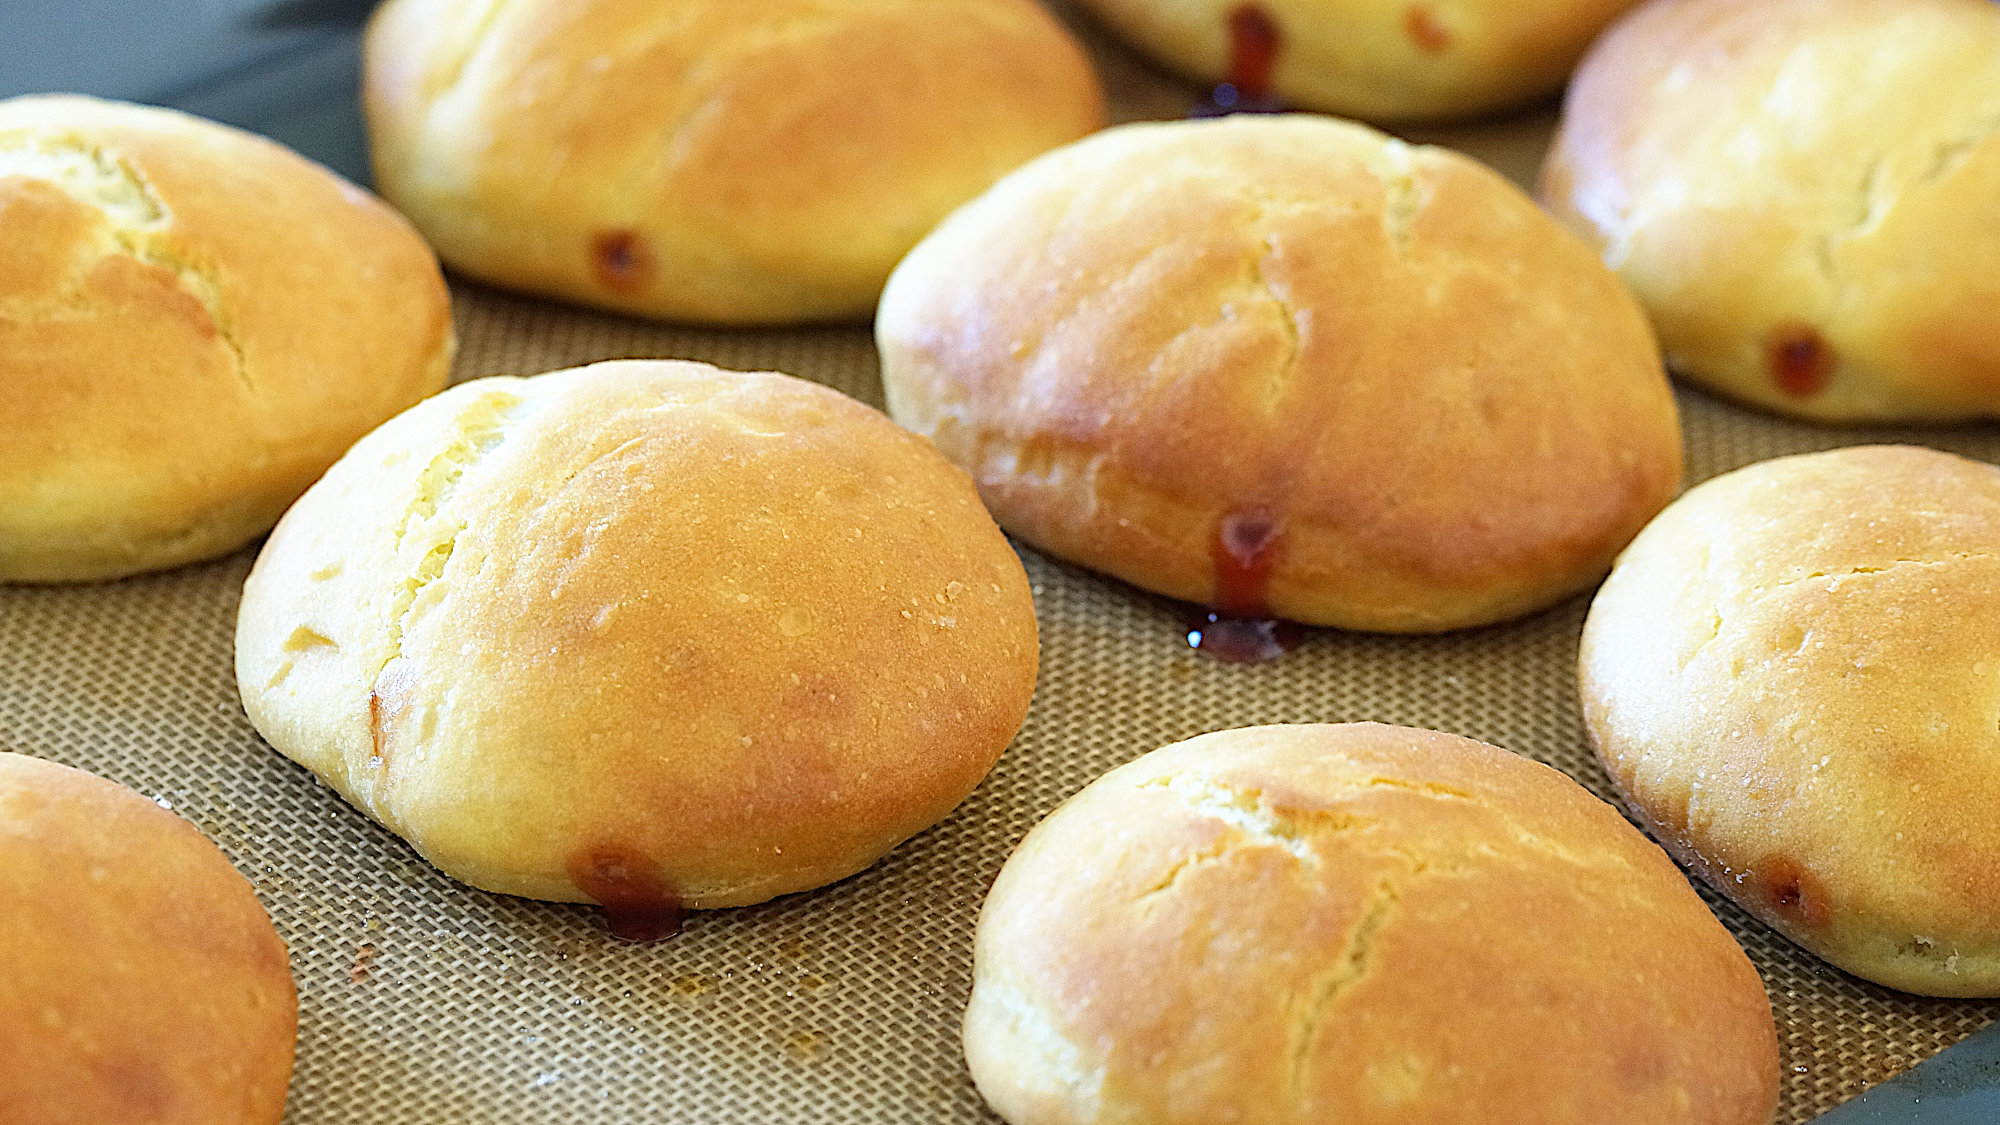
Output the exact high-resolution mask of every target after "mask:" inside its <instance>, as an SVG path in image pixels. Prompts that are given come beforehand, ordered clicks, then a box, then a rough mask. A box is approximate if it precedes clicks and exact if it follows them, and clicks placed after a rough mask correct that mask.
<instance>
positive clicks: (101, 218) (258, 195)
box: [0, 97, 452, 582]
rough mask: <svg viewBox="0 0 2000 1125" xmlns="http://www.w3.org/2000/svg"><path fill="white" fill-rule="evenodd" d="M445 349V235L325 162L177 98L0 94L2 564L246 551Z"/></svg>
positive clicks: (65, 566) (47, 566) (95, 570)
mask: <svg viewBox="0 0 2000 1125" xmlns="http://www.w3.org/2000/svg"><path fill="white" fill-rule="evenodd" d="M451 355H452V330H451V310H450V304H449V297H448V295H447V294H446V292H445V286H444V279H443V277H442V276H440V275H439V273H438V268H437V262H436V260H435V259H434V258H432V257H431V253H430V250H429V249H427V248H426V247H425V246H424V244H423V241H422V240H421V239H419V238H418V237H417V236H416V234H415V232H413V231H411V230H410V228H409V226H408V225H407V224H405V223H404V222H403V221H402V219H400V218H398V217H397V216H396V214H395V213H394V212H392V211H390V210H389V209H388V208H387V207H384V206H383V205H382V204H381V202H380V201H378V200H376V199H375V198H373V197H372V196H369V195H368V194H367V193H365V192H363V191H361V190H359V189H358V188H355V187H354V186H353V185H351V184H348V183H347V182H345V181H343V180H341V179H340V178H338V177H336V176H334V175H333V174H332V173H330V172H328V171H326V170H325V169H324V168H321V167H319V166H318V165H316V164H313V163H310V162H309V161H307V160H305V159H304V158H302V157H300V156H298V155H296V154H294V153H292V152H290V151H289V150H287V149H284V148H281V147H279V146H278V145H276V144H273V143H271V142H270V141H267V140H263V139H261V138H258V137H253V136H251V135H249V134H247V133H242V132H238V131H237V130H235V129H230V128H227V127H225V126H222V125H217V124H215V123H213V122H210V121H203V120H201V119H199V118H194V117H189V116H186V115H185V114H180V113H175V112H173V111H171V110H164V109H150V108H144V107H141V106H134V105H124V104H121V103H117V102H102V101H95V100H91V99H88V98H78V97H32V98H16V99H13V100H11V101H5V102H0V386H4V387H6V388H7V396H8V405H7V407H6V409H4V410H0V582H75V581H89V580H95V579H104V578H118V577H123V576H125V575H129V574H136V573H139V572H141V571H147V570H158V569H162V568H165V567H172V566H179V565H181V564H182V563H187V562H192V561H195V560H197V559H206V558H213V557H214V556H217V555H221V554H226V553H228V552H229V551H232V550H235V549H236V548H237V547H240V546H242V545H243V543H245V542H246V541H248V540H249V539H251V538H252V537H254V536H257V535H261V534H263V533H264V532H266V531H269V530H270V528H271V525H272V524H273V523H275V522H276V521H277V519H278V516H279V515H280V514H281V513H283V512H284V510H285V506H286V505H288V504H290V503H291V502H292V501H293V500H296V499H298V496H299V494H300V493H301V492H304V491H305V489H306V486H307V485H309V484H311V483H312V482H313V481H314V480H316V479H317V478H318V477H319V475H320V474H321V473H323V472H325V471H326V467H327V466H328V465H331V464H333V462H334V460H335V459H336V458H338V457H339V456H340V455H341V453H342V452H344V451H345V450H346V449H347V447H348V446H349V445H351V444H353V443H354V440H355V439H356V438H358V437H360V436H361V435H362V434H364V433H367V432H368V430H369V429H371V428H372V427H374V426H375V425H376V424H378V423H380V422H381V421H382V420H383V419H385V418H388V417H389V416H390V415H392V414H394V413H396V412H397V411H398V410H401V409H403V408H404V407H406V406H408V405H410V404H411V403H413V402H416V401H417V400H418V399H420V398H422V397H424V396H425V395H427V394H430V393H431V392H433V391H436V390H437V389H438V388H440V387H442V386H444V384H445V378H446V375H447V374H448V372H449V369H450V366H451Z"/></svg>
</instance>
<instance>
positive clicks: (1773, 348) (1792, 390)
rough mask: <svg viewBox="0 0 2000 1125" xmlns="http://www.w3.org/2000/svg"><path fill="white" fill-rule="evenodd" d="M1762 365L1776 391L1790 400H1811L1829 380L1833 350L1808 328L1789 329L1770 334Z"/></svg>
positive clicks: (1831, 373)
mask: <svg viewBox="0 0 2000 1125" xmlns="http://www.w3.org/2000/svg"><path fill="white" fill-rule="evenodd" d="M1764 362H1765V364H1766V365H1768V366H1769V367H1770V369H1771V378H1772V380H1773V381H1775V382H1776V383H1777V384H1778V389H1779V390H1781V391H1783V392H1785V393H1786V394H1788V395H1791V396H1792V397H1793V398H1811V397H1812V396H1813V395H1816V394H1818V393H1819V392H1821V391H1823V390H1825V389H1826V384H1827V381H1828V380H1829V379H1831V378H1833V349H1832V348H1829V347H1827V346H1826V341H1825V340H1823V339H1821V338H1820V334H1819V333H1818V332H1816V331H1814V330H1813V329H1812V328H1811V327H1809V326H1807V325H1803V324H1795V325H1789V326H1787V327H1784V328H1780V329H1778V330H1777V331H1776V332H1773V333H1772V334H1771V338H1770V340H1769V342H1768V343H1766V345H1765V348H1764Z"/></svg>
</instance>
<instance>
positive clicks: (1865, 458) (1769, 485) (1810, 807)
mask: <svg viewBox="0 0 2000 1125" xmlns="http://www.w3.org/2000/svg"><path fill="white" fill-rule="evenodd" d="M1802 498H1806V499H1802ZM1995 638H2000V469H1995V468H1994V467H1993V466H1991V465H1984V464H1980V463H1978V462H1974V461H1967V460H1964V459H1962V458H1959V457H1954V456H1952V455H1950V454H1946V453H1939V452H1936V451H1934V450H1928V449H1917V448H1913V447H1905V446H1864V447H1856V448H1850V449H1839V450H1834V451H1832V452H1828V453H1814V454H1806V455H1802V456H1795V457H1781V458H1779V459H1777V460H1774V461H1766V462H1763V463H1761V464H1757V465H1752V466H1750V467H1749V468H1747V469H1740V470H1738V471H1736V472H1733V473H1729V474H1727V475H1725V476H1721V477H1718V478H1716V479H1714V480H1712V481H1709V482H1707V483H1705V484H1703V485H1701V486H1700V487H1698V488H1695V489H1692V490H1691V491H1689V492H1688V494H1687V495H1686V496H1684V497H1682V498H1681V499H1680V500H1678V501H1676V502H1675V503H1674V504H1673V505H1672V506H1671V507H1669V508H1668V509H1667V510H1666V511H1665V512H1663V513H1661V515H1660V518H1659V519H1658V520H1656V521H1654V523H1653V525H1652V526H1650V527H1648V528H1647V529H1646V530H1645V532H1643V533H1642V534H1641V535H1640V536H1639V538H1638V539H1637V540H1636V541H1635V542H1634V543H1633V544H1632V546H1631V548H1630V549H1629V550H1628V551H1626V553H1625V555H1624V556H1623V557H1622V558H1621V559H1620V560H1619V563H1618V568H1617V569H1616V570H1615V571H1613V572H1612V575H1611V577H1610V578H1609V579H1608V580H1607V581H1606V582H1605V584H1604V587H1603V589H1602V590H1601V591H1599V593H1598V595H1597V600H1596V602H1595V603H1594V604H1593V605H1592V606H1591V611H1590V617H1589V619H1588V622H1587V623H1586V625H1585V627H1584V635H1583V649H1582V694H1583V707H1584V716H1585V719H1586V721H1587V725H1588V727H1589V729H1590V732H1591V737H1592V738H1593V739H1594V741H1595V743H1596V746H1597V751H1598V755H1599V757H1600V758H1602V760H1603V762H1604V765H1605V768H1606V769H1607V770H1608V771H1609V772H1610V774H1611V777H1612V779H1613V780H1614V781H1615V782H1617V784H1618V787H1619V789H1620V791H1621V792H1623V793H1624V794H1625V797H1626V799H1627V801H1629V802H1630V803H1631V805H1632V807H1633V808H1634V809H1635V810H1636V811H1637V812H1638V813H1639V814H1640V816H1641V817H1642V818H1643V819H1644V821H1645V822H1646V824H1647V826H1648V827H1649V828H1650V829H1651V830H1652V832H1653V834H1654V835H1655V836H1656V837H1658V838H1659V839H1660V841H1661V842H1662V843H1664V844H1665V845H1666V846H1667V849H1668V850H1669V851H1671V852H1672V853H1674V855H1675V856H1676V857H1677V858H1679V859H1680V860H1681V861H1682V862H1683V863H1686V864H1687V865H1688V866H1689V867H1691V868H1693V869H1694V870H1695V871H1697V872H1699V873H1700V874H1701V875H1702V877H1703V878H1705V879H1707V880H1708V881H1709V882H1710V883H1711V884H1713V885H1714V886H1715V887H1716V888H1717V889H1719V890H1721V891H1722V892H1723V893H1724V894H1727V895H1729V896H1730V897H1731V898H1733V899H1735V900H1736V901H1737V902H1738V903H1739V904H1741V905H1742V906H1743V908H1744V909H1746V910H1748V911H1750V912H1751V913H1752V914H1755V915H1756V916H1757V917H1759V918H1761V919H1762V920H1763V921H1764V922H1765V923H1767V924H1768V925H1770V926H1771V927H1772V928H1774V929H1776V930H1777V931H1779V932H1780V933H1782V934H1784V935H1785V936H1786V937H1789V938H1791V939H1792V940H1793V941H1795V942H1798V943H1799V944H1800V945H1802V946H1804V947H1805V948H1807V949H1809V950H1811V951H1812V952H1813V953H1816V954H1818V955H1819V956H1821V957H1824V958H1825V959H1827V960H1828V961H1831V962H1833V963H1834V964H1835V965H1838V966H1840V967H1841V968H1843V969H1846V970H1847V971H1848V972H1851V973H1853V974H1855V975H1856V976H1860V977H1865V978H1867V979H1869V980H1872V981H1876V982H1878V983H1881V984H1886V985H1888V986H1890V987H1891V988H1900V989H1903V990H1904V991H1907V992H1917V993H1923V994H1926V995H1935V996H1995V995H2000V843H1996V839H1995V832H1994V820H1993V810H1994V809H1995V808H1996V807H2000V736H1997V735H1996V734H1995V731H1996V729H1997V728H1996V723H2000V713H1996V708H1995V704H1994V700H1995V698H1996V697H2000V640H1996V639H1995Z"/></svg>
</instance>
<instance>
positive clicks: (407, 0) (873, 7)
mask: <svg viewBox="0 0 2000 1125" xmlns="http://www.w3.org/2000/svg"><path fill="white" fill-rule="evenodd" d="M364 82H365V84H364V101H365V106H366V109H367V111H368V120H369V132H370V137H371V140H372V143H373V150H374V162H375V176H376V180H377V181H378V182H379V183H380V184H381V185H382V192H383V194H384V195H385V196H387V197H388V198H389V199H390V200H392V201H394V202H395V204H396V205H397V206H398V207H399V208H401V209H402V210H403V211H404V213H406V214H408V215H409V216H410V217H411V218H412V219H413V220H414V221H415V222H416V224H417V226H418V227H419V228H421V229H422V230H423V231H424V233H425V235H426V236H427V237H428V238H429V239H430V240H431V242H432V244H433V245H435V246H436V247H437V248H438V252H439V253H440V254H441V255H442V256H443V257H444V259H445V261H447V262H449V263H450V264H451V265H452V267H453V268H454V269H458V270H462V271H464V272H465V273H467V274H470V275H472V276H474V277H478V278H481V279H484V280H487V281H492V282H495V283H498V284H501V285H506V286H511V287H514V288H519V289H524V290H528V291H531V292H536V293H544V294H548V295H551V296H557V297H562V298H566V299H569V300H574V301H581V302H584V303H586V304H592V305H598V306H602V307H605V308H611V309H618V310H622V311H626V312H634V313H639V314H642V315H646V316H657V317H667V318H672V319H677V320H691V321H703V322H709V323H720V324H766V323H784V322H793V321H816V320H841V319H860V318H863V317H866V316H867V315H868V314H869V313H870V312H871V311H872V310H873V309H874V306H875V298H876V296H877V294H879V293H880V292H881V288H882V281H883V279H884V278H886V277H888V275H889V270H890V268H891V267H893V266H894V265H895V263H896V260H897V259H898V258H901V257H902V256H903V253H904V252H905V251H907V250H908V249H909V248H910V247H911V246H912V245H913V244H915V242H916V241H917V239H918V238H920V237H922V236H923V234H924V232H925V231H927V230H929V229H930V228H931V226H932V225H933V224H935V223H936V222H937V221H938V219H940V218H942V217H943V216H944V214H945V213H946V212H947V211H949V210H951V208H953V207H955V206H957V205H958V204H959V203H961V202H963V201H965V200H966V199H969V198H971V197H972V196H974V195H976V194H978V193H979V192H980V191H981V190H982V189H983V188H985V187H986V186H987V185H988V184H990V183H992V182H993V181H994V180H995V179H997V178H999V176H1000V175H1001V174H1002V173H1004V172H1006V171H1007V170H1009V169H1011V168H1013V167H1014V166H1015V165H1018V164H1020V163H1021V162H1022V161H1025V160H1027V159H1028V158H1029V157H1031V156H1034V155H1035V154H1037V153H1039V152H1042V151H1044V150H1046V149H1049V148H1052V147H1054V146H1056V145H1059V144H1062V143H1064V142H1066V141H1070V140H1074V139H1075V138H1077V137H1080V136H1082V135H1083V134H1085V133H1088V132H1090V131H1091V130H1092V129H1095V128H1097V127H1098V126H1099V125H1100V124H1102V122H1103V117H1104V108H1103V99H1102V96H1101V94H1100V93H1099V91H1098V88H1097V83H1096V78H1095V76H1094V75H1093V73H1092V71H1091V69H1090V65H1089V62H1088V61H1087V60H1086V59H1085V58H1084V55H1083V51H1082V49H1081V48H1080V47H1079V46H1078V45H1077V44H1076V43H1075V41H1074V40H1072V39H1071V38H1070V36H1069V35H1068V33H1067V32H1065V31H1064V30H1063V29H1062V28H1061V26H1060V25H1059V24H1057V23H1056V21H1055V20H1054V19H1053V17H1051V16H1050V15H1049V14H1048V13H1047V12H1046V11H1044V10H1043V9H1042V8H1041V7H1040V6H1039V5H1037V4H1035V3H1033V2H1032V0H763V2H760V3H756V4H741V3H728V2H723V0H511V2H507V3H500V2H499V0H391V2H390V3H387V4H384V5H383V6H382V8H381V9H380V10H378V11H377V13H376V15H375V17H374V19H373V22H372V23H371V24H370V26H369V30H368V36H367V44H366V64H365V79H364Z"/></svg>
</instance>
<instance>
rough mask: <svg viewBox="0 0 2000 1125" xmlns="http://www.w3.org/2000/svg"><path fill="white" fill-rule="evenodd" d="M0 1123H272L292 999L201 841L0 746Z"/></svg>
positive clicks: (64, 770)
mask: <svg viewBox="0 0 2000 1125" xmlns="http://www.w3.org/2000/svg"><path fill="white" fill-rule="evenodd" d="M0 966H4V970H0V1121H7V1122H10V1123H16V1122H18V1123H20V1125H105V1123H108V1122H131V1123H138V1122H144V1123H146V1125H276V1122H277V1121H278V1119H279V1118H281V1117H283V1116H284V1113H285V1087H286V1085H287V1084H288V1083H289V1082H290V1081H291V1075H292V1041H293V1039H294V1038H295V1037H296V1032H297V1026H298V996H297V993H296V992H295V991H294V989H293V986H292V973H291V967H290V964H289V963H288V961H287V960H286V956H285V943H284V942H283V941H282V940H280V939H279V937H278V934H277V931H275V930H273V929H272V928H271V920H270V919H269V918H267V917H266V916H265V915H264V908H263V907H262V906H260V905H258V903H257V896H256V894H255V893H253V892H252V891H251V889H250V884H249V883H248V882H246V881H245V880H244V878H243V876H241V875H238V874H237V873H236V869H235V868H233V867H231V866H230V865H229V860H227V859H226V858H224V857H223V855H222V853H221V852H220V851H217V850H216V847H215V845H214V844H211V843H209V842H208V840H207V838H205V837H204V836H202V834H201V833H200V832H197V831H195V829H194V828H193V827H192V826H190V825H189V824H188V823H187V822H185V821H183V820H181V819H180V818H179V817H177V816H175V815H173V814H172V813H170V812H167V811H166V810H165V809H162V808H161V807H159V806H158V805H155V804H154V803H153V802H151V801H148V800H147V799H146V798H144V797H142V796H140V795H139V794H137V793H134V792H132V791H131V790H130V789H127V788H125V787H124V786H122V785H115V784H113V783H111V782H109V781H105V780H103V779H102V778H97V777H92V776H91V775H90V774H87V773H84V772H82V771H81V770H73V769H70V768H69V767H68V766H59V765H56V764H55V763H54V762H45V761H41V760H39V759H36V758H26V757H22V756H21V755H19V754H5V753H0Z"/></svg>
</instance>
